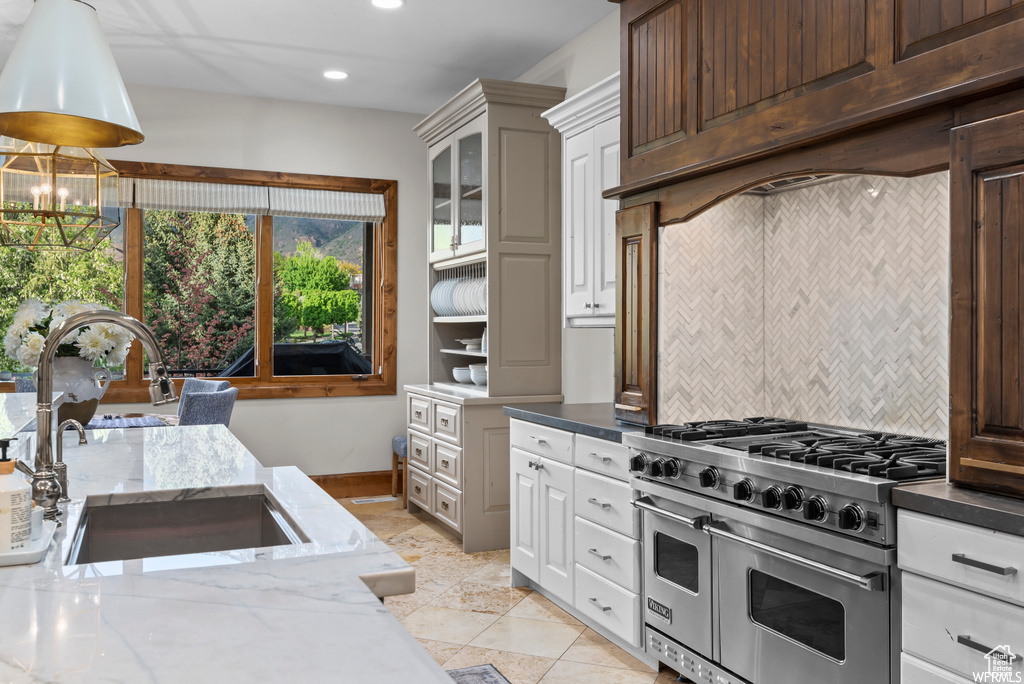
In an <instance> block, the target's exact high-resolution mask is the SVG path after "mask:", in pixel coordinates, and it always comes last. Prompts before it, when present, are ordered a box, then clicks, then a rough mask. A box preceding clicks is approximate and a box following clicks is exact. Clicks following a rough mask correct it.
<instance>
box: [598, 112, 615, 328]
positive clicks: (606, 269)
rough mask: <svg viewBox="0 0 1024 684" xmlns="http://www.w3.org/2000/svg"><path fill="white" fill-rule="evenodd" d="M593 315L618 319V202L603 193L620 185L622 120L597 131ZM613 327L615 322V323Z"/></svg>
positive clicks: (609, 121) (613, 121)
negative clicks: (604, 197) (616, 303)
mask: <svg viewBox="0 0 1024 684" xmlns="http://www.w3.org/2000/svg"><path fill="white" fill-rule="evenodd" d="M593 132H594V165H595V167H596V168H595V170H594V180H595V183H596V185H597V187H596V188H595V190H594V198H595V199H594V201H595V204H596V205H597V206H596V207H595V209H594V224H595V225H594V237H593V239H592V242H593V244H594V314H595V315H597V316H611V317H612V318H613V319H614V316H615V212H616V210H617V209H618V208H619V203H618V201H616V200H606V199H602V197H601V193H602V192H604V191H605V190H608V189H609V188H614V187H615V186H617V185H618V184H619V117H615V118H614V119H609V120H608V121H604V122H602V123H599V124H598V125H597V126H595V127H594V130H593ZM611 324H612V325H614V324H615V323H614V320H612V323H611Z"/></svg>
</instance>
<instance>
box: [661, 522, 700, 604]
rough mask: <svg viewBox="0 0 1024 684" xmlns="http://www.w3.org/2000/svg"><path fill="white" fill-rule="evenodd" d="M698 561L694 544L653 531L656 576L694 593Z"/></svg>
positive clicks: (695, 590)
mask: <svg viewBox="0 0 1024 684" xmlns="http://www.w3.org/2000/svg"><path fill="white" fill-rule="evenodd" d="M699 561H700V552H699V551H697V547H696V546H693V545H692V544H687V543H686V542H683V541H679V540H678V539H676V538H675V537H670V536H669V535H667V534H663V533H661V532H655V533H654V572H655V574H656V575H658V577H661V578H662V579H666V580H668V581H669V582H671V583H672V584H676V585H679V586H680V587H682V588H683V589H686V590H687V591H689V592H691V593H694V594H696V593H697V572H698V567H699Z"/></svg>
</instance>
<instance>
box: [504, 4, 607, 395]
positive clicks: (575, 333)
mask: <svg viewBox="0 0 1024 684" xmlns="http://www.w3.org/2000/svg"><path fill="white" fill-rule="evenodd" d="M618 70H619V9H618V6H615V7H614V8H613V9H612V11H611V13H610V14H609V15H608V16H607V17H605V18H604V19H602V20H601V21H599V22H597V23H596V24H594V25H593V26H591V27H590V28H589V29H587V30H586V31H584V32H583V33H581V34H580V35H578V36H576V37H575V38H573V39H572V40H570V41H569V42H568V43H566V44H565V45H563V46H562V47H560V48H559V49H558V50H556V51H554V52H553V53H551V54H550V55H548V56H547V57H545V58H544V59H542V60H541V61H540V62H538V63H537V64H536V65H534V66H533V67H532V68H531V69H529V70H528V71H527V72H526V73H524V74H523V75H522V76H520V77H519V78H517V79H516V80H517V81H522V82H524V83H539V84H541V85H553V86H562V87H564V88H566V94H565V95H566V97H567V98H569V97H572V96H573V95H576V94H578V93H580V92H582V91H584V90H586V89H587V88H589V87H590V86H592V85H594V84H595V83H597V82H598V81H601V80H603V79H605V78H607V77H608V76H611V75H612V74H614V73H615V72H616V71H618ZM614 373H615V330H614V329H613V328H565V329H563V330H562V394H564V395H565V402H566V403H567V404H572V403H587V402H595V401H611V400H612V399H613V397H614V387H615V383H614V379H615V377H614Z"/></svg>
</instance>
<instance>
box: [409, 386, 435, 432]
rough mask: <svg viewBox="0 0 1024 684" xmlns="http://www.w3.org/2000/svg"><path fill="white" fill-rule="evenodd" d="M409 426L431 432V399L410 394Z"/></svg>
mask: <svg viewBox="0 0 1024 684" xmlns="http://www.w3.org/2000/svg"><path fill="white" fill-rule="evenodd" d="M409 426H410V427H414V428H419V429H420V430H423V431H424V432H430V399H428V398H427V397H421V396H419V395H418V394H410V395H409Z"/></svg>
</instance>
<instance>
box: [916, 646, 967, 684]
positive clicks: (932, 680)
mask: <svg viewBox="0 0 1024 684" xmlns="http://www.w3.org/2000/svg"><path fill="white" fill-rule="evenodd" d="M900 684H971V680H968V679H964V678H963V677H957V676H956V675H955V674H953V673H952V672H947V671H945V670H943V669H941V668H938V667H935V666H934V665H932V664H931V663H926V662H924V661H923V660H918V659H917V658H915V657H914V656H912V655H908V654H906V653H902V654H900Z"/></svg>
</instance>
